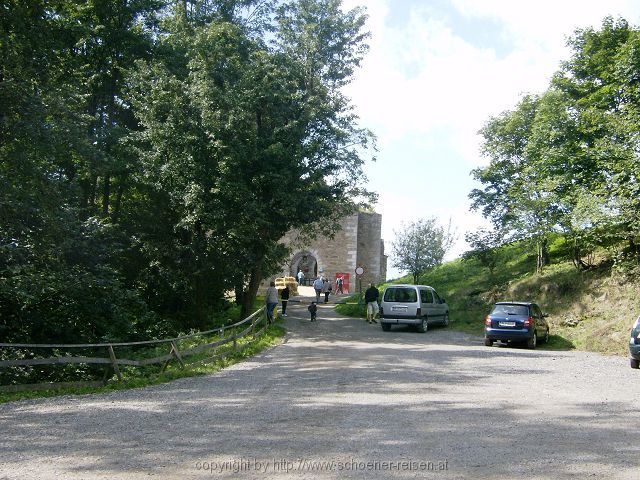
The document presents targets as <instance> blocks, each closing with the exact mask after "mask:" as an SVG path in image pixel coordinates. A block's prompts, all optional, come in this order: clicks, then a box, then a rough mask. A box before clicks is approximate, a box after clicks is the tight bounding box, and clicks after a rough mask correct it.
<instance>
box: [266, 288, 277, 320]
mask: <svg viewBox="0 0 640 480" xmlns="http://www.w3.org/2000/svg"><path fill="white" fill-rule="evenodd" d="M264 302H265V303H266V304H267V322H268V323H269V324H271V323H273V310H274V309H275V308H276V305H278V290H277V289H276V282H271V283H270V284H269V288H267V293H266V294H265V296H264Z"/></svg>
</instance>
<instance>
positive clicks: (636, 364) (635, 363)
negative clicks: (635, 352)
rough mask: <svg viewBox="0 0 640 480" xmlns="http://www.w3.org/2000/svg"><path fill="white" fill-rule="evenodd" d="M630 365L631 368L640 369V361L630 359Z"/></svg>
mask: <svg viewBox="0 0 640 480" xmlns="http://www.w3.org/2000/svg"><path fill="white" fill-rule="evenodd" d="M629 364H630V365H631V368H640V360H636V359H635V358H632V359H630V360H629Z"/></svg>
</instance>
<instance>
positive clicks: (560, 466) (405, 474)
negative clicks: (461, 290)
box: [0, 303, 640, 480]
mask: <svg viewBox="0 0 640 480" xmlns="http://www.w3.org/2000/svg"><path fill="white" fill-rule="evenodd" d="M289 314H290V315H289V317H287V319H286V326H287V328H288V329H289V332H290V333H289V335H288V337H287V340H286V342H285V343H284V344H282V345H280V346H277V347H275V348H272V349H270V350H268V351H266V352H263V353H261V354H259V355H258V356H256V357H254V358H252V359H251V360H248V361H246V362H243V363H241V364H238V365H235V366H233V367H231V368H228V369H226V370H224V371H222V372H219V373H218V374H215V375H211V376H207V377H198V378H187V379H181V380H177V381H174V382H172V383H169V384H165V385H160V386H153V387H148V388H144V389H138V390H129V391H119V392H113V393H109V394H101V395H87V396H74V397H58V398H50V399H40V400H33V401H22V402H15V403H9V404H4V405H0V429H1V432H2V435H0V479H2V480H8V479H11V480H13V479H15V480H28V479H43V480H44V479H70V480H71V479H87V480H89V479H91V480H94V479H109V480H113V479H140V478H162V479H165V478H166V479H201V478H221V479H227V478H279V479H280V478H321V479H325V478H326V479H333V478H443V479H454V478H455V479H466V478H488V479H512V478H525V479H564V478H585V477H589V478H603V479H640V447H639V445H638V444H639V442H638V434H637V431H638V425H640V413H639V409H638V405H639V404H638V402H639V400H638V399H640V374H639V373H638V372H637V371H633V370H631V369H630V368H629V366H628V362H627V360H626V359H625V358H619V357H603V356H600V355H597V354H591V353H585V352H570V351H563V352H554V351H544V350H540V349H539V350H535V351H531V350H526V349H523V348H506V347H499V346H495V347H491V348H487V347H484V346H482V344H481V339H480V338H478V337H473V336H469V335H466V334H463V333H459V332H454V331H451V330H448V329H432V330H430V331H429V332H427V333H426V334H419V333H415V332H411V331H408V330H406V329H397V330H393V331H392V332H389V333H386V332H382V330H381V329H380V327H379V326H378V325H367V324H366V322H364V321H363V320H357V319H352V318H343V317H340V316H339V315H337V314H336V313H335V311H334V310H333V306H331V305H329V306H325V305H321V306H320V309H319V314H318V322H317V323H310V322H309V321H308V318H307V311H306V305H298V304H295V303H291V305H290V308H289Z"/></svg>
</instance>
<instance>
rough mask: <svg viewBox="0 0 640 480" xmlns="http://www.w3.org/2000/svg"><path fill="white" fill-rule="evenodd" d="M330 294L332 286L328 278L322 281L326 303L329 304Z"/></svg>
mask: <svg viewBox="0 0 640 480" xmlns="http://www.w3.org/2000/svg"><path fill="white" fill-rule="evenodd" d="M329 292H331V284H329V280H327V279H326V278H325V279H323V281H322V293H324V303H329Z"/></svg>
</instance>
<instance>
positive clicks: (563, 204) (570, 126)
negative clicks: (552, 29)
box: [470, 18, 640, 272]
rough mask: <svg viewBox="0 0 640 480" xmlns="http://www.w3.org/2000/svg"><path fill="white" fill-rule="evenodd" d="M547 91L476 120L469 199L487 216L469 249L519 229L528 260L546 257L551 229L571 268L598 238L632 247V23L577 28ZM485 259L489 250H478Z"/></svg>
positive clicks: (639, 61) (636, 168)
mask: <svg viewBox="0 0 640 480" xmlns="http://www.w3.org/2000/svg"><path fill="white" fill-rule="evenodd" d="M569 45H570V47H571V48H572V51H573V54H572V57H571V58H570V59H569V60H568V61H566V62H564V63H563V65H562V68H561V69H560V71H558V72H557V73H556V74H555V75H554V77H553V80H552V82H551V84H550V85H549V88H548V89H547V91H546V92H544V93H542V94H540V95H527V96H525V97H524V98H523V99H522V100H521V101H520V102H519V104H518V105H517V106H516V107H515V108H514V109H513V110H511V111H507V112H504V113H503V114H501V115H499V116H498V117H496V118H492V119H491V120H490V121H489V122H488V123H487V124H486V125H485V127H484V128H483V129H482V131H481V134H482V136H483V137H484V143H483V153H484V154H485V155H486V157H487V158H488V159H489V161H490V162H489V165H488V166H487V167H483V168H478V169H476V170H474V172H473V175H474V177H475V178H476V179H477V180H478V181H480V183H481V184H482V188H481V189H476V190H474V191H473V192H472V193H471V195H470V196H471V199H472V200H473V207H474V208H476V209H480V210H481V211H482V213H483V215H484V216H485V217H487V218H489V219H490V220H491V221H492V223H493V224H494V226H495V232H493V233H492V234H491V235H490V236H489V237H485V238H479V237H475V238H473V239H472V240H475V242H476V245H475V247H476V252H477V253H479V254H481V255H482V254H483V252H485V253H486V252H487V248H485V247H487V246H489V247H491V246H493V245H492V244H491V242H492V240H491V238H503V239H507V241H512V240H517V239H526V240H527V241H529V242H532V243H533V244H534V245H535V247H536V251H537V253H536V257H537V262H536V270H537V271H538V272H540V271H542V269H543V267H544V266H545V265H547V264H548V263H549V256H548V245H549V238H550V235H552V234H553V233H562V234H564V235H565V236H566V237H567V238H568V239H570V241H571V243H572V249H571V253H570V255H571V258H572V260H573V262H574V263H575V265H576V266H577V267H579V268H580V269H585V268H590V267H592V266H593V264H592V262H590V261H589V258H590V255H591V254H592V253H593V252H594V251H595V249H596V248H598V247H606V246H609V245H613V244H617V243H618V242H620V241H625V242H627V245H628V248H627V250H626V252H625V255H626V257H627V258H631V259H634V261H636V262H637V261H638V260H639V259H640V249H639V248H638V240H639V236H640V203H639V202H640V162H639V161H638V151H640V137H639V136H638V132H639V131H640V102H639V101H640V90H639V86H638V78H639V75H640V31H639V30H638V29H636V28H632V27H630V26H629V25H628V24H627V22H626V21H624V20H622V19H620V20H617V21H614V20H613V19H611V18H607V19H605V20H604V22H603V24H602V28H601V29H600V30H599V31H596V30H594V29H591V28H588V29H584V30H578V31H577V32H575V35H574V36H573V37H572V39H571V40H570V42H569ZM485 261H486V262H489V263H487V266H490V265H491V259H490V258H485Z"/></svg>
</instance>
